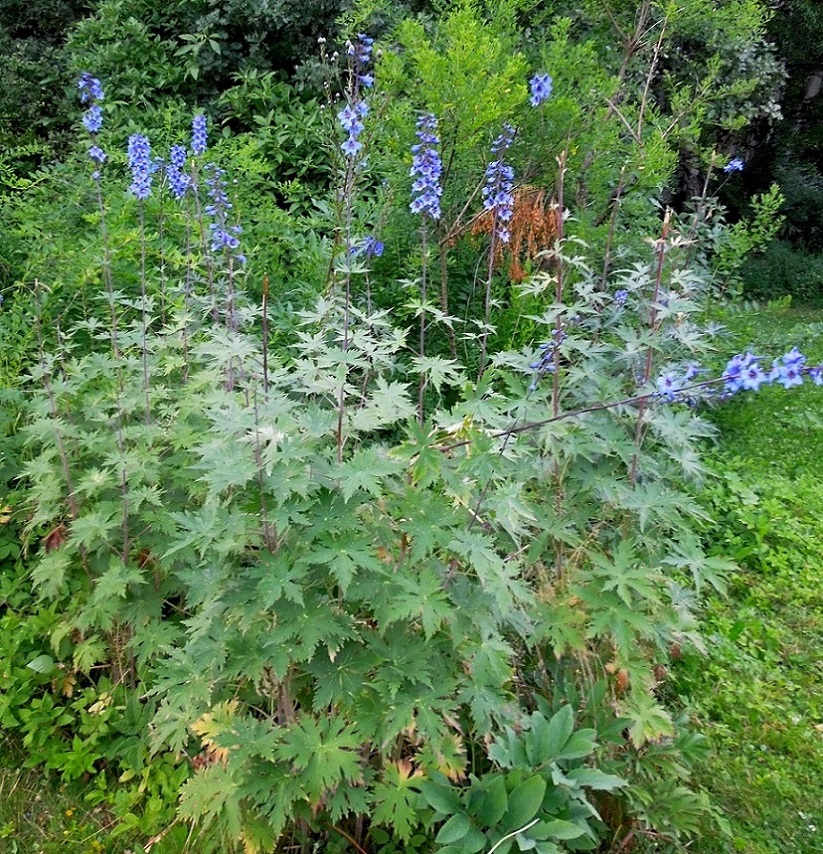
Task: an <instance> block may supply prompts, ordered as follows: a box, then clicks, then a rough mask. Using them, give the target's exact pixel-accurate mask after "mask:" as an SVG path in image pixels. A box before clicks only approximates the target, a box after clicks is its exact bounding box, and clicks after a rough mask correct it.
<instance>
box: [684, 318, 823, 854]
mask: <svg viewBox="0 0 823 854" xmlns="http://www.w3.org/2000/svg"><path fill="white" fill-rule="evenodd" d="M726 322H727V324H728V333H727V334H726V335H724V336H723V338H722V342H723V351H724V352H727V353H729V354H733V353H735V352H740V351H742V350H744V349H745V348H747V347H752V348H753V350H754V351H755V352H756V353H758V354H759V355H763V356H767V357H768V358H769V359H771V358H772V357H775V356H779V355H782V354H783V353H784V352H786V351H787V350H789V349H790V348H791V347H792V346H794V345H797V346H798V347H799V348H800V349H801V350H802V351H803V352H804V353H806V354H807V355H808V356H809V359H810V361H815V362H817V361H823V311H820V310H802V309H787V308H777V307H774V308H767V309H762V310H759V311H751V312H745V313H742V314H740V315H739V316H737V317H735V318H733V319H730V320H727V321H726ZM712 418H713V420H714V421H715V423H716V424H717V426H718V427H719V429H720V435H719V440H718V445H717V448H716V453H715V455H714V459H713V466H714V468H715V470H716V471H717V472H718V473H719V474H720V481H719V483H718V484H716V485H715V486H712V487H710V489H709V496H710V506H711V510H712V513H713V515H714V516H715V517H716V519H717V524H716V525H715V526H713V527H712V528H711V529H710V530H709V531H708V538H709V540H710V542H712V543H713V546H714V548H715V550H716V551H717V552H718V553H722V554H725V555H728V556H729V557H732V558H733V559H735V560H736V561H737V562H738V563H739V565H740V571H739V573H738V574H737V575H736V576H735V577H733V578H732V579H731V581H730V588H729V596H728V598H726V599H721V598H719V597H718V598H715V599H713V600H712V601H711V602H710V603H709V605H708V609H707V614H706V618H707V623H706V627H705V628H706V632H707V634H708V636H709V639H710V643H709V653H708V656H707V657H705V658H702V657H698V656H691V657H689V658H687V659H686V660H685V661H684V662H683V663H682V666H681V667H680V668H679V671H678V674H677V682H676V685H675V690H676V691H677V692H678V693H680V694H681V696H684V697H685V698H686V699H685V702H686V704H687V705H688V706H690V708H691V710H692V712H693V714H694V717H695V719H696V721H697V723H698V724H699V725H700V726H701V728H702V729H703V731H704V732H705V733H706V734H707V735H708V736H709V738H710V742H711V745H712V747H713V748H714V750H713V753H712V755H711V757H710V758H709V759H707V760H706V761H705V762H704V764H703V765H702V766H701V767H700V768H699V772H698V777H699V781H700V783H701V784H702V785H703V786H704V787H705V788H706V789H707V790H708V791H709V792H711V794H712V796H713V798H714V800H715V802H716V803H717V805H718V806H720V807H721V808H722V809H723V810H724V812H725V813H726V815H727V817H728V819H729V821H730V824H731V834H730V836H724V835H723V834H720V833H718V832H714V831H708V832H707V833H706V835H704V837H703V838H702V839H701V840H700V841H699V842H696V843H694V844H692V845H691V846H690V847H689V849H688V850H689V851H691V852H695V853H696V854H726V852H746V854H820V852H821V851H823V453H821V449H822V448H823V389H821V388H816V387H813V386H812V385H811V383H808V384H807V386H806V387H804V388H802V389H792V390H789V391H786V390H784V389H782V388H780V387H777V388H768V389H763V390H761V391H760V392H759V393H757V394H754V393H746V394H744V395H741V396H740V398H739V399H735V400H733V401H731V402H729V403H727V404H724V405H723V406H722V407H721V408H719V409H718V410H717V411H716V412H715V413H714V414H713V416H712Z"/></svg>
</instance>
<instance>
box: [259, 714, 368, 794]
mask: <svg viewBox="0 0 823 854" xmlns="http://www.w3.org/2000/svg"><path fill="white" fill-rule="evenodd" d="M360 741H361V740H360V738H359V736H358V735H357V734H356V731H355V728H354V726H352V725H351V724H347V723H345V722H344V721H342V720H340V719H339V718H336V717H333V716H329V717H327V718H320V719H319V720H315V719H314V718H313V717H311V716H310V715H307V714H304V713H300V714H299V715H298V718H297V721H296V722H295V723H294V724H293V725H292V726H290V727H289V728H288V729H287V730H286V731H285V733H284V735H283V742H282V744H280V745H279V746H278V747H277V748H276V749H275V756H276V757H277V758H278V759H281V760H283V761H287V762H290V763H291V765H292V768H293V769H294V771H295V773H296V775H297V777H298V778H299V780H300V782H301V784H302V786H303V788H304V789H305V791H306V794H307V795H308V796H309V797H310V798H311V799H312V801H314V802H317V801H319V800H320V798H321V797H322V796H323V794H324V792H326V791H328V790H329V789H332V788H334V787H335V786H338V785H340V784H341V783H342V784H356V783H358V782H359V781H360V780H361V778H362V769H361V767H360V756H359V753H358V751H359V749H360Z"/></svg>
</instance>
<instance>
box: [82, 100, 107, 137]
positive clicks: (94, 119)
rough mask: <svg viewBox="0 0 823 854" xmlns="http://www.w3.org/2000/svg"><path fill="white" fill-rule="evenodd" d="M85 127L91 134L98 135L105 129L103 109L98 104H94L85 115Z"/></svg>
mask: <svg viewBox="0 0 823 854" xmlns="http://www.w3.org/2000/svg"><path fill="white" fill-rule="evenodd" d="M83 127H85V129H86V130H87V131H88V132H89V133H97V132H98V131H99V130H100V128H101V127H103V108H102V107H100V106H98V105H97V104H92V105H91V106H90V107H89V108H88V110H86V112H85V113H83Z"/></svg>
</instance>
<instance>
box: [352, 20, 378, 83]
mask: <svg viewBox="0 0 823 854" xmlns="http://www.w3.org/2000/svg"><path fill="white" fill-rule="evenodd" d="M373 45H374V39H372V38H369V37H368V36H367V35H366V34H365V33H358V34H357V39H356V40H355V41H353V42H352V41H348V42H346V53H347V54H348V55H349V56H350V57H352V59H353V64H354V70H355V72H356V73H357V74H358V75H361V76H360V78H359V79H360V82H361V83H363V85H364V86H367V87H368V86H371V84H372V83H373V82H374V80H373V79H372V81H371V82H369V83H365V82H364V81H363V79H362V74H361V72H362V71H364V70H365V68H366V66H368V64H369V63H370V62H371V55H372V50H373V49H374V47H373ZM369 76H370V75H369Z"/></svg>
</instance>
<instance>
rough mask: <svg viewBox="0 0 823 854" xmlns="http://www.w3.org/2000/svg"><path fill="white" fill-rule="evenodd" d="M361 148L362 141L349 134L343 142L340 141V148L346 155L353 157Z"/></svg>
mask: <svg viewBox="0 0 823 854" xmlns="http://www.w3.org/2000/svg"><path fill="white" fill-rule="evenodd" d="M362 148H363V143H362V142H358V141H357V140H356V139H355V138H354V137H352V136H350V137H349V138H348V139H347V140H346V141H345V142H344V143H341V145H340V150H341V151H342V152H343V154H345V155H346V157H354V156H355V155H357V154H358V153H359V152H360V151H361V150H362Z"/></svg>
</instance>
